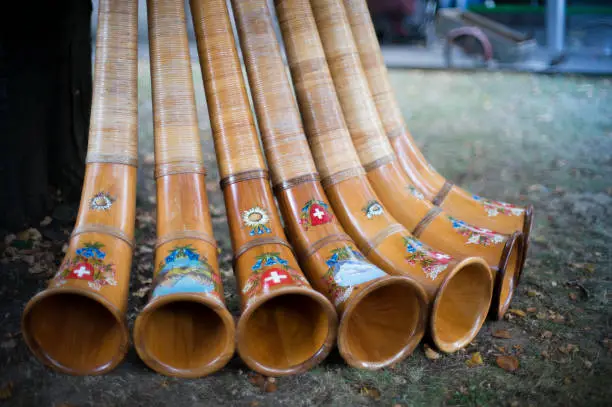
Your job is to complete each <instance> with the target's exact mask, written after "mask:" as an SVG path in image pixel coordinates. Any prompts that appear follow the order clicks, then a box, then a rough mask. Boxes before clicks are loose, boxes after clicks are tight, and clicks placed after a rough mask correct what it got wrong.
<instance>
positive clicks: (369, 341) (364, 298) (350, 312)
mask: <svg viewBox="0 0 612 407" xmlns="http://www.w3.org/2000/svg"><path fill="white" fill-rule="evenodd" d="M425 310H427V300H426V294H425V291H424V290H423V289H422V288H421V287H420V286H418V285H416V284H415V283H413V282H412V281H411V280H409V279H407V278H405V277H384V278H381V279H380V280H376V281H374V282H373V283H371V284H370V285H368V286H367V287H366V288H365V289H364V290H363V291H362V292H360V293H359V294H358V295H357V296H355V298H353V299H352V300H351V302H350V303H349V304H348V305H347V308H346V309H345V310H344V313H343V316H342V320H341V321H340V327H339V328H338V349H339V351H340V354H341V355H342V357H343V358H344V360H346V362H347V363H348V364H349V365H351V366H353V367H357V368H362V369H379V368H381V367H383V366H387V365H390V364H392V363H394V362H395V361H399V360H402V359H403V358H404V357H406V356H408V355H410V354H411V353H412V352H413V351H414V349H415V348H416V346H417V345H418V344H419V342H420V341H421V339H422V338H423V335H424V333H425V324H426V320H427V313H426V312H425Z"/></svg>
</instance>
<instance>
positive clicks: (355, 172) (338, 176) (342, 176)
mask: <svg viewBox="0 0 612 407" xmlns="http://www.w3.org/2000/svg"><path fill="white" fill-rule="evenodd" d="M364 173H365V172H364V171H363V167H353V168H349V169H348V170H344V171H339V172H337V173H335V174H332V175H329V176H327V177H325V178H323V179H322V180H321V186H322V187H323V188H329V187H331V186H332V185H335V184H337V183H339V182H342V181H346V180H347V179H349V178H354V177H359V176H361V175H364Z"/></svg>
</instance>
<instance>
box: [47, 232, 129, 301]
mask: <svg viewBox="0 0 612 407" xmlns="http://www.w3.org/2000/svg"><path fill="white" fill-rule="evenodd" d="M103 248H104V245H103V244H102V243H100V242H91V243H85V244H84V245H83V246H82V247H80V248H78V249H77V250H76V251H75V256H74V257H68V256H67V257H66V258H65V259H64V262H63V263H62V265H61V266H60V269H59V271H58V272H57V274H56V275H55V282H56V283H57V284H58V285H63V284H66V282H67V281H68V280H83V281H87V285H88V286H89V287H90V288H92V289H94V290H99V289H100V288H102V287H103V286H105V285H113V286H114V285H117V280H116V278H117V272H116V270H115V265H114V264H112V263H105V262H104V258H105V257H106V253H104V251H103V250H102V249H103Z"/></svg>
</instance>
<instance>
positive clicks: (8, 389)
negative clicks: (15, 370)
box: [0, 382, 13, 400]
mask: <svg viewBox="0 0 612 407" xmlns="http://www.w3.org/2000/svg"><path fill="white" fill-rule="evenodd" d="M11 397H13V382H8V383H6V384H4V385H2V387H0V400H8V399H10V398H11Z"/></svg>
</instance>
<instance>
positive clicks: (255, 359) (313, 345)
mask: <svg viewBox="0 0 612 407" xmlns="http://www.w3.org/2000/svg"><path fill="white" fill-rule="evenodd" d="M191 9H192V13H193V20H194V26H195V30H196V38H197V42H198V51H199V56H200V65H201V68H202V77H203V78H204V87H205V90H206V98H207V101H208V109H209V113H210V118H211V124H212V128H213V137H214V142H215V150H216V154H217V161H218V164H219V171H220V175H221V185H222V188H223V193H224V197H225V205H226V209H227V217H228V221H229V226H230V231H231V238H232V247H233V249H234V272H235V273H236V278H237V281H238V287H239V290H240V293H241V294H242V295H241V297H242V308H243V311H242V316H241V318H240V320H239V321H238V328H237V348H238V353H239V354H240V356H241V358H242V359H243V361H244V362H245V363H246V364H247V365H248V366H249V367H250V368H251V369H253V370H256V371H258V372H260V373H263V374H266V375H271V376H278V375H287V374H294V373H299V372H303V371H305V370H307V369H309V368H311V367H312V366H314V365H315V364H317V363H319V362H320V361H321V360H323V359H324V358H325V357H326V356H327V354H328V353H329V351H330V350H331V348H332V346H333V343H334V341H335V339H336V333H337V322H338V321H337V315H336V311H335V310H334V307H333V305H332V304H331V303H330V302H329V301H328V300H327V299H326V298H325V296H324V295H322V294H321V293H319V292H317V291H315V290H314V289H313V288H312V287H311V286H310V284H309V283H308V281H307V280H306V278H305V277H304V276H303V274H302V271H301V270H300V268H299V266H298V263H297V260H296V258H295V256H294V254H293V251H292V248H291V246H290V245H289V243H288V242H287V240H286V238H285V234H284V232H283V228H282V225H281V221H280V218H279V216H278V209H277V207H276V204H275V203H274V198H273V197H272V191H271V189H270V184H269V181H268V175H267V171H266V167H265V163H264V159H263V155H262V154H261V150H260V147H259V140H258V137H257V132H256V130H255V126H254V123H253V116H252V114H251V110H250V104H249V100H248V97H247V93H246V87H245V84H244V79H243V76H242V70H241V65H240V61H239V59H238V53H237V50H236V46H235V43H234V36H233V34H232V26H231V24H230V19H229V15H228V10H227V6H226V3H225V0H208V1H204V0H191Z"/></svg>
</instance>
